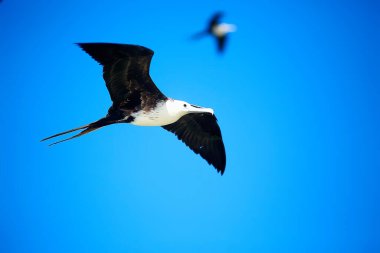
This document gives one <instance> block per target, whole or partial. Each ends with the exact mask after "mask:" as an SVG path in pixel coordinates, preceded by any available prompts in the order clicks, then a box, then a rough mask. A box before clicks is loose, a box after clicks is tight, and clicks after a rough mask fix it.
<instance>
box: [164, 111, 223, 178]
mask: <svg viewBox="0 0 380 253" xmlns="http://www.w3.org/2000/svg"><path fill="white" fill-rule="evenodd" d="M163 128H164V129H166V130H168V131H170V132H172V133H174V134H175V135H176V136H177V137H178V139H179V140H181V141H183V142H184V143H185V144H186V145H187V146H188V147H189V148H191V149H192V150H193V151H194V152H195V153H196V154H200V155H201V156H202V157H203V159H205V160H206V161H207V162H208V163H209V164H212V165H213V166H214V167H215V168H216V170H217V171H218V172H221V174H222V175H223V173H224V169H225V167H226V151H225V149H224V144H223V139H222V134H221V132H220V128H219V126H218V123H217V119H216V117H215V116H214V115H213V114H211V113H193V114H187V115H185V116H183V117H181V118H180V119H179V120H178V121H177V122H175V123H173V124H170V125H166V126H163Z"/></svg>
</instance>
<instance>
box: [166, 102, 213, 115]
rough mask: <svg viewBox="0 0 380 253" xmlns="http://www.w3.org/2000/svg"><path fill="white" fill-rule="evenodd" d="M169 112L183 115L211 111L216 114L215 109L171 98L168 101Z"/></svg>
mask: <svg viewBox="0 0 380 253" xmlns="http://www.w3.org/2000/svg"><path fill="white" fill-rule="evenodd" d="M166 106H167V109H168V112H169V113H170V114H173V115H180V116H181V117H182V116H183V115H186V114H189V113H211V114H214V110H213V109H211V108H205V107H200V106H197V105H192V104H189V103H188V102H185V101H181V100H175V99H169V100H167V102H166Z"/></svg>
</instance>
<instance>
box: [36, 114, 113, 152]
mask: <svg viewBox="0 0 380 253" xmlns="http://www.w3.org/2000/svg"><path fill="white" fill-rule="evenodd" d="M114 123H117V121H115V120H110V119H108V118H102V119H100V120H98V121H95V122H93V123H90V124H87V125H84V126H81V127H77V128H73V129H71V130H68V131H65V132H62V133H58V134H55V135H52V136H49V137H46V138H44V139H42V140H41V141H46V140H49V139H52V138H54V137H57V136H61V135H64V134H68V133H71V132H75V131H77V130H81V129H84V130H83V131H81V132H80V133H78V134H76V135H74V136H71V137H69V138H66V139H63V140H60V141H57V142H54V143H51V144H49V146H52V145H55V144H58V143H61V142H64V141H68V140H71V139H74V138H77V137H79V136H82V135H85V134H88V133H90V132H92V131H95V130H97V129H99V128H101V127H104V126H107V125H111V124H114Z"/></svg>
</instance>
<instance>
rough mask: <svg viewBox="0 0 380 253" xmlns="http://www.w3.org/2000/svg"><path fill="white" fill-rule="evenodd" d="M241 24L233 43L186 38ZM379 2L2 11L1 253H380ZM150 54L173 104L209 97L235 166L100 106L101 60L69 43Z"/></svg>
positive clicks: (31, 5) (104, 4)
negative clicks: (219, 167) (105, 122)
mask: <svg viewBox="0 0 380 253" xmlns="http://www.w3.org/2000/svg"><path fill="white" fill-rule="evenodd" d="M219 10H222V11H224V12H225V13H226V15H225V17H224V19H223V21H225V22H231V23H234V24H236V25H237V26H238V31H237V32H236V33H234V34H232V36H231V37H230V39H229V41H228V44H227V49H226V53H225V54H224V55H218V54H217V53H216V49H215V44H214V41H212V39H211V38H205V39H203V40H199V41H190V40H189V37H190V36H191V35H192V34H193V33H196V32H197V31H199V30H200V29H202V28H203V27H204V26H205V25H206V22H207V20H208V19H209V17H210V16H211V15H212V14H213V13H214V12H215V11H219ZM379 11H380V6H379V3H377V2H376V1H337V0H333V1H309V2H304V1H275V0H273V1H245V2H244V1H243V2H242V1H241V2H239V3H238V2H236V1H198V0H194V1H191V2H186V3H185V2H180V1H139V2H138V1H121V0H120V1H113V0H110V1H98V2H97V1H47V0H45V1H13V0H4V1H3V2H2V3H1V4H0V38H1V39H0V83H1V86H0V87H1V88H0V89H1V92H0V96H1V99H0V105H1V108H2V110H1V116H2V121H1V130H2V131H1V132H2V133H3V135H2V142H1V146H0V147H1V152H0V251H1V252H379V251H380V241H379V236H380V218H379V213H380V208H379V204H378V200H379V197H380V196H379V195H380V189H379V185H378V181H379V180H378V179H379V176H380V175H379V174H380V173H379V168H380V148H379V142H380V133H379V129H380V128H379V127H380V122H379V115H380V114H379V111H380V110H379V108H380V102H379V101H380V100H379V98H380V97H379V95H380V88H379V83H380V78H379V56H380V54H379V53H380V52H379V43H380V40H379V32H378V28H379V25H380V24H379V23H380V22H379V15H378V13H379ZM75 42H119V43H130V44H139V45H143V46H146V47H149V48H151V49H152V50H154V51H155V55H154V57H153V60H152V64H151V76H152V78H153V80H154V81H155V83H156V84H157V86H158V87H159V88H160V89H161V90H162V91H163V92H164V93H165V94H166V95H167V96H169V97H173V98H177V99H181V100H186V101H188V102H191V103H193V104H197V105H202V106H206V107H212V108H214V110H215V113H216V115H217V117H218V120H219V124H220V127H221V129H222V133H223V138H224V142H225V146H226V152H227V167H226V172H225V174H224V175H223V176H222V177H221V176H220V175H219V174H217V173H216V171H215V170H214V169H213V168H212V167H210V166H209V165H208V164H207V163H206V162H205V161H204V160H202V159H201V158H200V157H199V156H197V155H195V154H194V153H193V152H192V151H190V150H189V149H188V148H187V147H186V146H185V145H183V144H182V143H181V142H179V141H178V140H177V139H176V137H175V136H174V135H172V134H171V133H169V132H166V131H164V130H163V129H161V128H152V127H145V128H144V127H136V126H132V125H127V124H123V125H113V126H109V127H106V128H103V129H101V130H99V131H96V132H94V133H91V134H89V135H87V136H84V137H81V138H80V139H76V140H73V141H70V142H66V143H63V144H60V145H57V146H54V147H48V146H47V145H46V144H45V143H40V142H39V140H40V139H42V138H44V137H46V136H49V135H51V134H54V133H56V132H60V131H64V130H67V129H70V128H73V127H77V126H81V125H83V124H86V123H89V122H92V121H95V120H97V119H99V118H101V117H103V116H104V115H105V114H106V112H107V109H108V107H109V106H110V105H111V101H110V99H109V95H108V93H107V90H106V88H105V85H104V82H103V80H102V77H101V67H100V66H99V65H98V64H97V63H96V62H95V61H93V60H92V59H91V58H90V57H89V56H88V55H86V54H85V53H84V52H83V51H81V50H80V49H79V48H78V47H77V46H75V45H74V44H73V43H75Z"/></svg>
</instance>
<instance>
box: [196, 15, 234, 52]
mask: <svg viewBox="0 0 380 253" xmlns="http://www.w3.org/2000/svg"><path fill="white" fill-rule="evenodd" d="M222 16H223V13H222V12H217V13H215V14H214V15H213V16H212V18H211V19H210V21H209V24H208V27H207V28H206V30H204V31H201V32H199V33H196V34H194V35H193V36H192V39H200V38H202V37H204V36H205V35H212V36H213V37H215V39H216V42H217V46H218V52H219V53H222V52H223V51H224V48H225V45H226V40H227V35H228V33H231V32H235V31H236V26H235V25H232V24H227V23H220V19H221V17H222Z"/></svg>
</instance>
